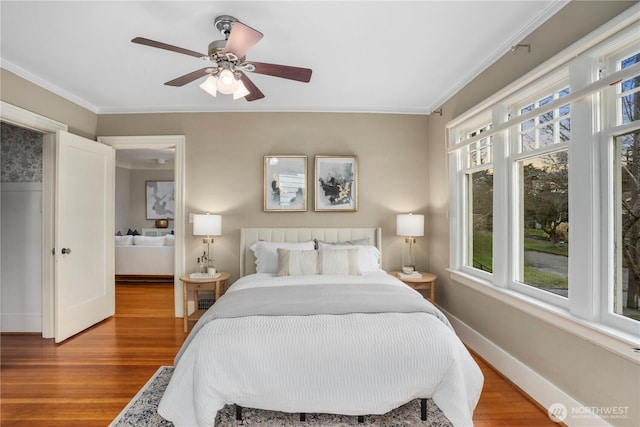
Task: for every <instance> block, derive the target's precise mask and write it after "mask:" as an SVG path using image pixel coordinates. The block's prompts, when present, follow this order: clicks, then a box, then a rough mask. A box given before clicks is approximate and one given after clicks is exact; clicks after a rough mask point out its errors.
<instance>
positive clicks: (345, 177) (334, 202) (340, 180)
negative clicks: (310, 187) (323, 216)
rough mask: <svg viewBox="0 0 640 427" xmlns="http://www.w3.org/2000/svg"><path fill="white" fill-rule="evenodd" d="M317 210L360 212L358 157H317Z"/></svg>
mask: <svg viewBox="0 0 640 427" xmlns="http://www.w3.org/2000/svg"><path fill="white" fill-rule="evenodd" d="M315 163H316V164H315V194H316V197H315V210H316V211H333V212H335V211H346V212H355V211H357V210H358V156H322V155H317V156H315Z"/></svg>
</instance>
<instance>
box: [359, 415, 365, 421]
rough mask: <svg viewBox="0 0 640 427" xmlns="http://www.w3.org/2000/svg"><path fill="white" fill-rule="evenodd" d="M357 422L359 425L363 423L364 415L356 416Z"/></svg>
mask: <svg viewBox="0 0 640 427" xmlns="http://www.w3.org/2000/svg"><path fill="white" fill-rule="evenodd" d="M358 422H359V423H363V422H364V415H358Z"/></svg>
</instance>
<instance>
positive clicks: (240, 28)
mask: <svg viewBox="0 0 640 427" xmlns="http://www.w3.org/2000/svg"><path fill="white" fill-rule="evenodd" d="M214 25H215V27H216V29H218V31H220V32H221V33H222V35H223V36H224V40H215V41H213V42H211V43H209V50H208V55H205V54H202V53H199V52H195V51H193V50H189V49H184V48H181V47H177V46H173V45H170V44H166V43H162V42H158V41H155V40H150V39H147V38H144V37H136V38H134V39H133V40H131V41H132V42H133V43H138V44H143V45H146V46H151V47H156V48H159V49H165V50H170V51H172V52H177V53H182V54H184V55H189V56H194V57H196V58H201V59H203V60H207V61H211V65H209V66H207V67H205V68H202V69H200V70H196V71H193V72H191V73H188V74H185V75H184V76H180V77H178V78H175V79H173V80H170V81H168V82H166V83H165V85H168V86H178V87H179V86H184V85H186V84H187V83H191V82H192V81H194V80H197V79H199V78H200V77H204V76H207V75H208V76H209V77H208V78H207V79H206V80H205V81H204V82H203V83H202V84H201V85H200V87H201V88H202V89H204V90H205V91H207V92H208V93H209V94H211V95H213V96H216V94H217V92H220V93H224V94H233V99H238V98H242V97H244V98H245V99H246V100H247V101H255V100H257V99H261V98H264V94H263V93H262V92H261V91H260V89H258V87H257V86H256V85H255V84H254V83H253V82H252V81H251V80H250V79H249V77H247V75H246V74H245V71H246V72H252V73H258V74H265V75H269V76H274V77H281V78H283V79H289V80H296V81H299V82H304V83H308V82H309V81H310V80H311V72H312V70H311V69H309V68H300V67H291V66H288V65H277V64H268V63H264V62H255V61H247V60H246V57H245V55H246V54H247V52H248V51H249V49H251V48H252V47H253V46H255V45H256V43H258V42H259V41H260V39H262V36H263V35H262V33H261V32H259V31H256V30H254V29H253V28H251V27H249V26H248V25H245V24H243V23H242V22H240V21H238V20H237V19H236V18H234V17H233V16H229V15H222V16H218V17H217V18H216V19H215V20H214Z"/></svg>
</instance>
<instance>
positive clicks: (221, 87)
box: [216, 69, 240, 95]
mask: <svg viewBox="0 0 640 427" xmlns="http://www.w3.org/2000/svg"><path fill="white" fill-rule="evenodd" d="M238 83H240V82H239V81H238V80H236V78H235V76H234V75H233V72H231V70H228V69H224V70H222V71H221V72H220V74H218V82H217V84H216V86H217V88H218V91H220V93H224V94H225V95H231V94H232V93H233V92H235V91H236V89H237V88H238Z"/></svg>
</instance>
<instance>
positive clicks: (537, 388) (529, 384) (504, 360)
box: [439, 307, 611, 427]
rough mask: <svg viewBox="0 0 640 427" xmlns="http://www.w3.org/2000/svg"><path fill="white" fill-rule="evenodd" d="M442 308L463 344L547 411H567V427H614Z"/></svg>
mask: <svg viewBox="0 0 640 427" xmlns="http://www.w3.org/2000/svg"><path fill="white" fill-rule="evenodd" d="M439 308H440V310H442V312H443V313H444V314H445V315H446V316H447V318H448V319H449V321H450V322H451V325H452V326H453V328H454V329H455V331H456V333H457V334H458V336H459V337H460V339H461V340H462V342H463V343H465V344H466V345H467V346H468V347H469V348H470V349H471V350H473V351H474V352H475V353H477V354H478V355H479V356H480V357H482V358H483V359H484V360H485V361H487V363H489V364H490V365H491V366H492V367H493V368H495V369H496V370H497V371H498V372H500V373H501V374H502V375H504V376H505V377H507V378H508V379H509V380H510V381H511V382H512V383H514V384H515V385H516V386H518V387H519V388H520V389H521V390H522V391H524V392H525V393H526V394H527V395H529V397H530V398H532V399H533V400H535V401H536V402H538V403H539V404H540V405H541V406H542V407H544V408H547V409H548V408H551V407H552V405H553V406H554V407H559V408H561V409H564V410H565V411H566V418H564V420H563V421H562V422H563V423H564V424H565V425H567V426H568V427H611V424H609V423H608V422H607V421H606V420H604V419H602V418H601V417H599V416H598V415H596V414H593V413H591V412H590V411H589V408H588V407H585V405H583V404H581V403H580V402H578V401H577V400H575V399H574V398H572V397H571V396H569V395H568V394H567V393H565V392H564V391H562V390H561V389H560V388H558V387H557V386H556V385H555V384H553V383H551V382H550V381H549V380H547V379H546V378H544V377H543V376H541V375H540V374H538V373H537V372H535V371H534V370H533V369H531V368H530V367H529V366H527V365H525V364H524V363H522V362H521V361H519V360H518V359H516V358H515V357H513V356H512V355H511V354H509V353H507V352H506V351H504V350H503V349H502V348H500V347H498V346H497V345H496V344H494V343H493V342H491V341H490V340H488V339H487V338H485V337H484V336H482V335H481V334H480V333H479V332H477V331H476V330H474V329H473V328H471V327H470V326H469V325H467V324H466V323H464V322H462V321H461V320H460V319H458V318H457V317H455V316H454V315H452V314H451V313H449V312H447V311H445V310H443V309H442V308H441V307H439ZM558 405H562V406H558Z"/></svg>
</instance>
